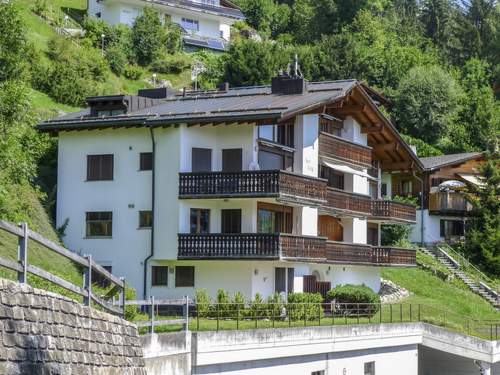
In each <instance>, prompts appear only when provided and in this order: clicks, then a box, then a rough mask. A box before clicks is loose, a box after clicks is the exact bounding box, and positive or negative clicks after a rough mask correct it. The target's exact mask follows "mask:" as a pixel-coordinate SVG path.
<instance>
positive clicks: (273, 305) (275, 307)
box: [267, 293, 285, 319]
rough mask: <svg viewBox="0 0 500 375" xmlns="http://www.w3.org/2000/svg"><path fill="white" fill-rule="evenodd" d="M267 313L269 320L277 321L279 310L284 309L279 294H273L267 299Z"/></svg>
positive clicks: (279, 314) (283, 303) (283, 302)
mask: <svg viewBox="0 0 500 375" xmlns="http://www.w3.org/2000/svg"><path fill="white" fill-rule="evenodd" d="M267 303H268V306H267V313H268V314H269V317H270V318H273V319H278V318H279V317H280V316H281V310H282V309H283V307H285V301H283V297H282V296H281V294H280V293H274V294H273V295H272V296H269V298H268V299H267Z"/></svg>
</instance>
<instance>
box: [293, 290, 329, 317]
mask: <svg viewBox="0 0 500 375" xmlns="http://www.w3.org/2000/svg"><path fill="white" fill-rule="evenodd" d="M322 302H323V297H322V296H321V294H319V293H291V294H289V295H288V304H287V306H286V309H287V315H288V316H289V317H290V319H292V320H304V319H306V320H314V319H318V318H320V317H323V314H324V313H323V308H322V307H321V303H322Z"/></svg>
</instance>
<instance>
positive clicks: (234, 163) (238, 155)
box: [222, 148, 243, 172]
mask: <svg viewBox="0 0 500 375" xmlns="http://www.w3.org/2000/svg"><path fill="white" fill-rule="evenodd" d="M242 151H243V150H242V149H241V148H231V149H226V150H222V172H241V170H242V165H243V158H242V153H243V152H242Z"/></svg>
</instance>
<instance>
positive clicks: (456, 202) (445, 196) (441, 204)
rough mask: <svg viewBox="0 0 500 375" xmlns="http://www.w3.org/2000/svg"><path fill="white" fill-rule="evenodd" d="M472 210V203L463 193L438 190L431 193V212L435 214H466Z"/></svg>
mask: <svg viewBox="0 0 500 375" xmlns="http://www.w3.org/2000/svg"><path fill="white" fill-rule="evenodd" d="M470 211H472V204H471V203H470V202H468V201H467V199H465V196H464V195H463V194H462V193H451V192H437V193H430V194H429V213H431V214H435V215H457V216H465V215H467V214H469V213H470Z"/></svg>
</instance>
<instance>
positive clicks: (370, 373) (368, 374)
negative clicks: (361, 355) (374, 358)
mask: <svg viewBox="0 0 500 375" xmlns="http://www.w3.org/2000/svg"><path fill="white" fill-rule="evenodd" d="M365 375H375V362H365Z"/></svg>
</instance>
